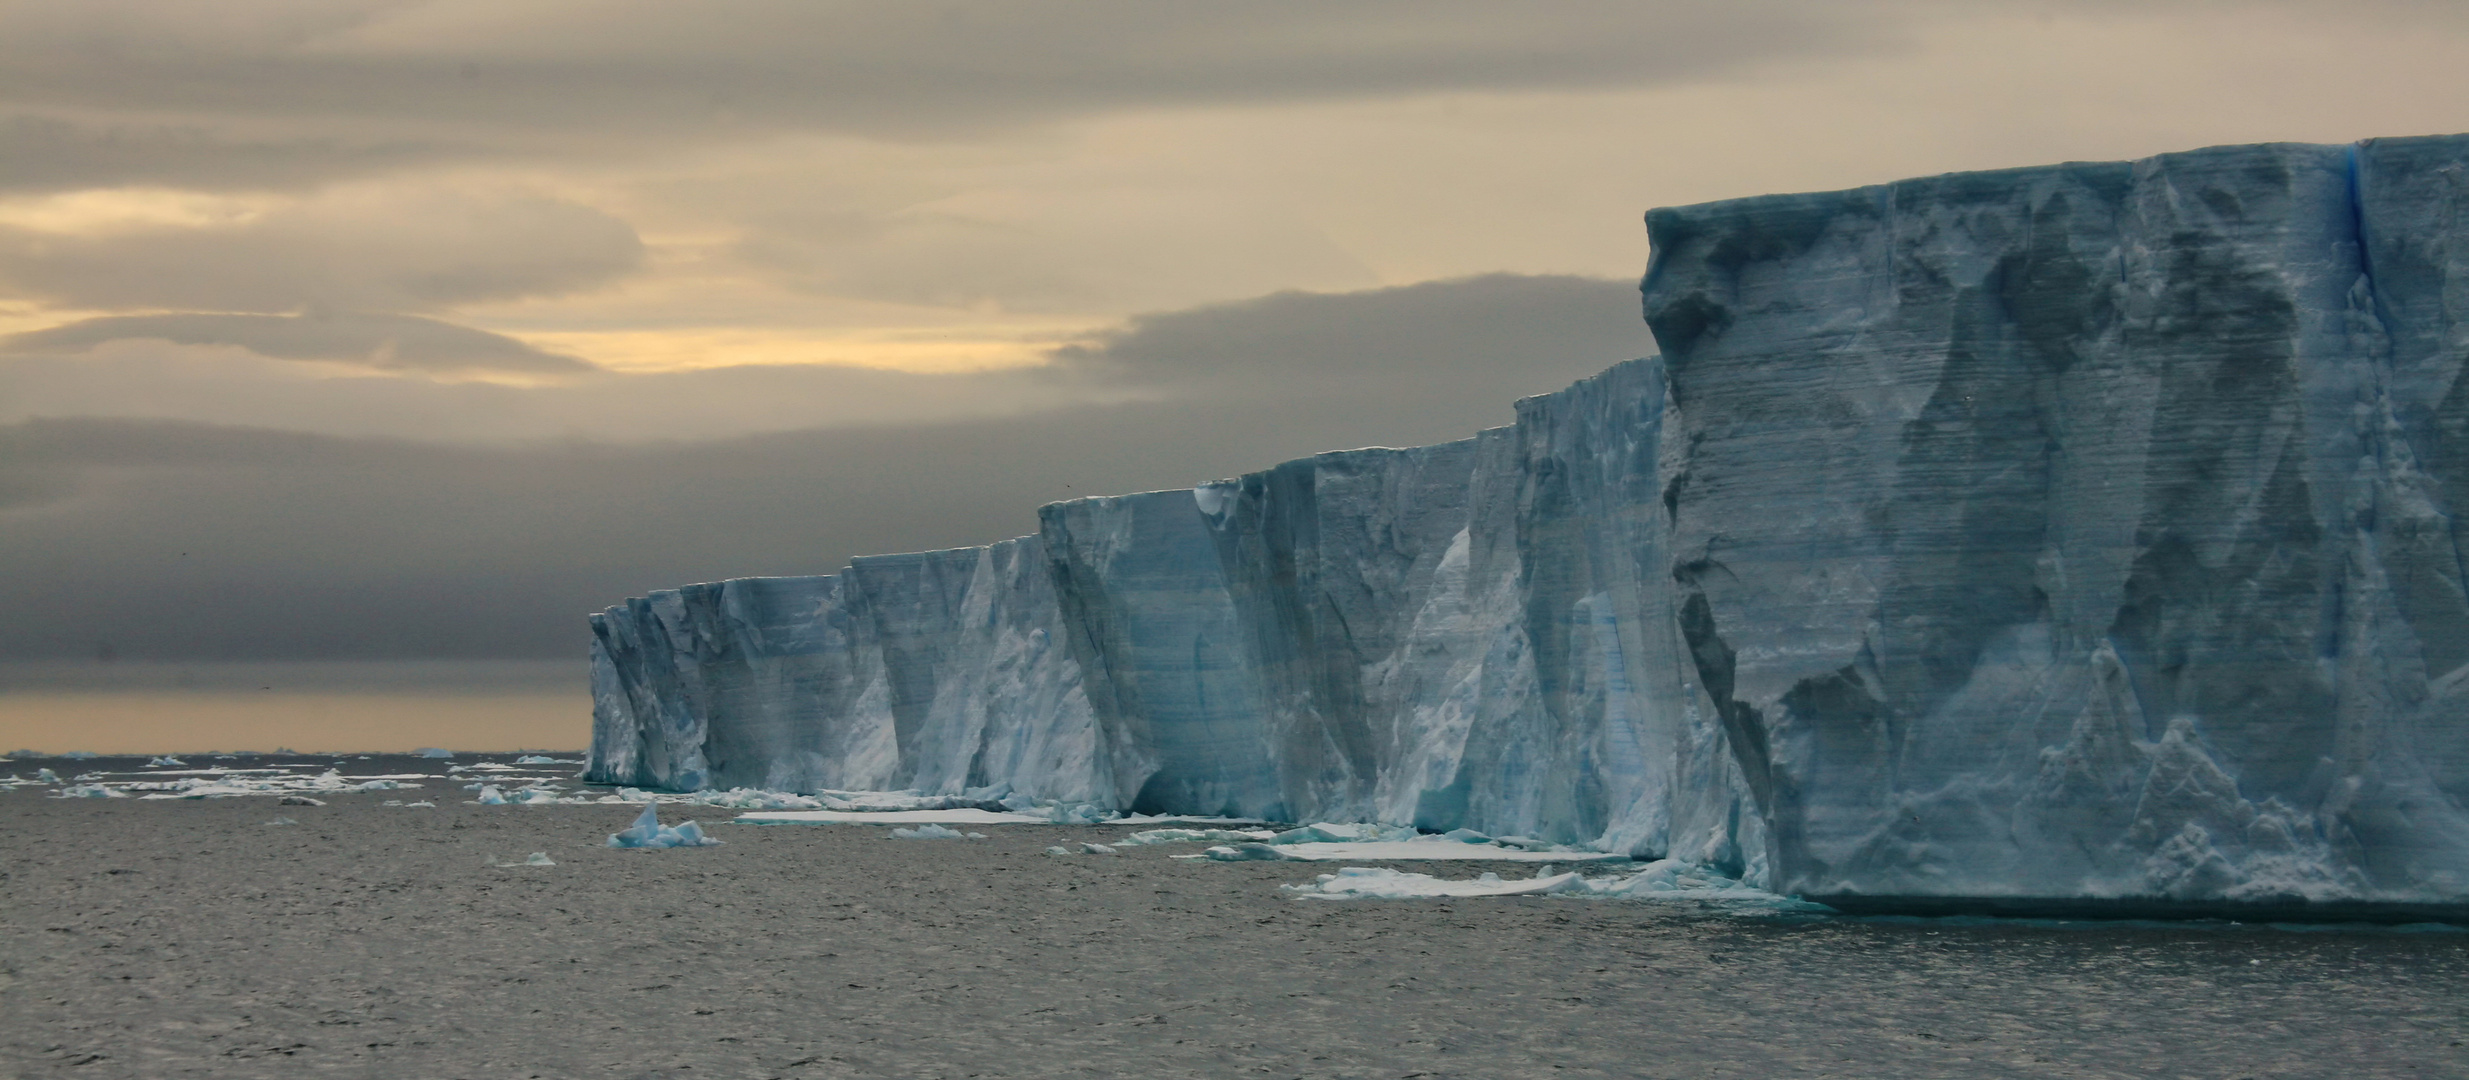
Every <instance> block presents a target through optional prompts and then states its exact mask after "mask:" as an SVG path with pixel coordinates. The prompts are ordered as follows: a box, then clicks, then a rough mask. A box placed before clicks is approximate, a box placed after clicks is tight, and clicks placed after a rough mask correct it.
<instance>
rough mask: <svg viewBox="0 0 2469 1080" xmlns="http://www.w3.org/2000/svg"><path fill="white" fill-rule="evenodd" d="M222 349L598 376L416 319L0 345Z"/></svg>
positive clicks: (513, 344) (50, 334)
mask: <svg viewBox="0 0 2469 1080" xmlns="http://www.w3.org/2000/svg"><path fill="white" fill-rule="evenodd" d="M129 340H159V341H165V342H170V343H172V344H175V345H206V346H214V345H222V346H232V347H236V348H241V349H246V350H248V351H249V352H252V353H255V354H257V355H259V356H263V357H268V358H271V359H277V360H324V361H335V362H341V363H349V364H358V365H365V366H368V367H372V368H378V369H383V370H396V371H423V372H447V373H453V372H501V373H513V374H549V375H566V374H575V373H580V372H586V371H593V370H596V369H595V368H593V367H592V365H590V364H587V363H584V362H583V361H581V360H577V359H575V358H574V357H571V356H559V355H557V354H555V353H549V352H543V351H541V350H539V349H535V348H533V347H531V346H529V345H526V344H524V343H522V342H520V341H517V340H515V339H513V338H510V337H506V336H505V335H503V334H492V333H489V332H488V331H485V330H474V329H472V328H470V327H467V326H456V325H455V324H453V323H449V322H441V321H439V320H436V319H426V318H421V317H420V316H417V315H381V314H372V313H369V312H350V311H347V312H330V313H317V314H308V315H217V314H178V315H113V316H105V317H102V318H94V319H83V320H80V321H77V322H73V323H68V324H66V325H63V326H55V327H51V328H49V329H46V330H34V331H29V332H26V333H22V334H15V335H12V336H9V337H5V338H0V354H17V355H29V354H43V353H82V352H87V351H89V350H91V349H93V348H94V347H95V346H98V345H102V344H105V343H107V342H114V341H129Z"/></svg>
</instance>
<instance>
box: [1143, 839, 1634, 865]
mask: <svg viewBox="0 0 2469 1080" xmlns="http://www.w3.org/2000/svg"><path fill="white" fill-rule="evenodd" d="M1250 847H1261V848H1266V849H1267V850H1270V851H1274V852H1277V853H1278V857H1279V858H1282V859H1293V860H1296V861H1300V862H1406V861H1431V862H1523V863H1545V862H1578V863H1595V862H1627V861H1629V857H1628V856H1627V855H1621V854H1615V853H1612V852H1604V851H1570V850H1566V849H1559V850H1545V851H1528V850H1525V849H1523V848H1514V847H1501V846H1498V845H1496V844H1466V843H1460V842H1458V841H1455V840H1451V839H1449V838H1448V837H1446V836H1424V837H1418V838H1416V839H1413V840H1373V841H1364V842H1358V843H1342V844H1341V843H1293V842H1290V843H1280V844H1247V845H1238V846H1237V847H1236V848H1233V849H1228V848H1211V849H1209V850H1208V851H1207V852H1204V853H1202V854H1200V855H1177V856H1175V858H1178V859H1197V858H1206V859H1212V860H1215V861H1218V862H1230V861H1235V859H1234V857H1233V856H1228V855H1220V854H1217V853H1218V852H1220V851H1227V850H1243V849H1247V848H1250ZM1266 857H1267V856H1263V855H1247V856H1244V858H1251V859H1259V858H1266Z"/></svg>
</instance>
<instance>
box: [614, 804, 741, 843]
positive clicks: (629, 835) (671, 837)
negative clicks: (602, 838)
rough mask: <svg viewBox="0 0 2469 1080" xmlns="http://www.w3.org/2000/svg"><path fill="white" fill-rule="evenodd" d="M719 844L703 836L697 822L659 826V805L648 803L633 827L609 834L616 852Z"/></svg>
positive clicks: (701, 828)
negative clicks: (618, 850) (618, 849)
mask: <svg viewBox="0 0 2469 1080" xmlns="http://www.w3.org/2000/svg"><path fill="white" fill-rule="evenodd" d="M719 843H720V841H718V840H715V839H713V838H711V837H708V836H705V835H703V827H702V826H700V825H697V824H695V823H694V822H691V821H689V822H686V823H685V824H683V825H677V826H669V825H663V824H661V823H660V804H658V803H647V804H645V805H644V807H643V813H642V814H641V815H639V816H637V817H636V818H635V819H634V824H632V825H629V826H627V827H626V828H624V829H622V830H619V831H617V832H613V833H610V834H609V846H610V847H613V848H678V847H711V846H714V845H716V844H719Z"/></svg>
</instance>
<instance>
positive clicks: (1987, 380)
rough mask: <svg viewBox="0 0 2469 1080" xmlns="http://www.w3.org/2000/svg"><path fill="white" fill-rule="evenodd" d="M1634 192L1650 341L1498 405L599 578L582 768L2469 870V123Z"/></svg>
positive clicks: (1520, 830)
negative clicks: (1416, 435)
mask: <svg viewBox="0 0 2469 1080" xmlns="http://www.w3.org/2000/svg"><path fill="white" fill-rule="evenodd" d="M1647 222H1648V227H1649V231H1650V234H1651V237H1652V240H1653V245H1654V254H1653V258H1652V262H1651V264H1650V265H1649V268H1648V270H1647V273H1646V277H1645V280H1644V282H1643V284H1642V290H1643V299H1644V312H1645V317H1646V321H1647V323H1648V325H1649V326H1650V328H1651V329H1652V330H1653V332H1654V335H1655V338H1656V341H1657V343H1658V345H1659V347H1660V349H1661V356H1660V357H1657V358H1648V359H1643V360H1635V361H1631V362H1628V363H1624V364H1620V365H1617V366H1615V367H1613V368H1611V369H1610V370H1608V371H1606V372H1604V373H1603V374H1602V375H1599V376H1597V377H1595V378H1592V379H1589V380H1586V381H1584V382H1581V383H1579V384H1577V385H1575V386H1572V387H1570V388H1569V389H1567V390H1564V391H1561V392H1559V393H1556V394H1549V395H1545V396H1542V397H1536V398H1530V399H1527V400H1524V401H1521V402H1519V403H1518V405H1517V422H1516V423H1515V424H1514V425H1512V426H1510V427H1504V428H1498V429H1494V430H1490V431H1485V432H1481V433H1479V434H1477V435H1475V436H1474V437H1473V438H1470V439H1466V440H1463V441H1460V442H1454V443H1445V444H1441V445H1437V446H1428V447H1418V448H1413V449H1403V450H1391V449H1370V450H1354V451H1346V452H1342V453H1331V454H1322V455H1319V456H1316V457H1312V458H1308V459H1305V460H1301V461H1293V462H1288V463H1286V464H1284V465H1280V466H1278V467H1276V468H1273V469H1269V470H1267V471H1264V472H1259V473H1254V474H1250V475H1247V476H1243V477H1239V478H1236V479H1232V480H1225V481H1220V482H1217V483H1211V484H1204V485H1202V486H1200V487H1197V488H1193V489H1190V490H1181V491H1161V492H1148V493H1144V494H1137V495H1125V496H1118V497H1113V498H1099V499H1083V500H1077V501H1072V502H1065V503H1057V504H1053V505H1050V506H1047V507H1045V508H1044V509H1043V510H1042V511H1041V512H1040V520H1039V530H1038V533H1037V535H1035V536H1029V537H1023V538H1021V539H1017V540H1010V541H1006V542H1004V543H1000V544H995V545H992V546H990V547H984V548H968V549H960V550H955V551H941V552H928V553H922V554H910V555H887V556H878V557H872V558H864V559H858V560H855V561H854V562H853V563H852V564H851V565H850V566H849V567H848V568H847V569H846V570H845V571H843V572H842V573H840V574H837V575H834V576H831V577H815V578H762V579H746V580H738V581H727V582H721V583H718V584H711V585H696V586H690V587H687V588H684V589H679V590H676V591H671V592H661V593H656V594H654V595H652V596H650V597H647V598H643V599H637V600H631V601H628V602H627V603H626V604H625V605H623V606H620V607H616V608H611V609H610V610H609V611H608V612H606V613H604V614H601V615H596V616H593V628H594V631H595V634H596V641H595V646H594V654H593V688H594V696H595V701H596V712H595V720H594V733H593V747H592V754H591V758H590V762H589V765H588V766H587V772H586V776H587V778H589V779H591V780H594V781H597V782H602V783H615V784H632V785H638V786H646V787H662V788H671V789H691V788H699V787H706V786H718V787H734V786H740V785H743V786H757V787H766V788H773V789H797V790H816V789H824V788H829V789H855V790H862V789H896V788H910V789H918V790H923V791H930V792H944V793H951V794H964V793H967V792H970V791H972V790H977V791H981V792H998V793H1009V794H1016V795H1023V796H1027V797H1031V798H1039V799H1055V800H1062V801H1080V802H1097V803H1103V804H1108V805H1113V806H1117V807H1120V808H1124V809H1130V810H1140V811H1148V812H1168V813H1187V814H1223V815H1229V816H1237V817H1250V818H1265V819H1271V820H1289V821H1317V820H1328V821H1357V820H1359V821H1377V822H1385V823H1390V824H1398V825H1415V826H1419V827H1422V828H1425V829H1431V830H1447V829H1453V828H1472V829H1476V830H1480V831H1483V832H1486V833H1491V834H1496V835H1508V834H1516V835H1523V836H1532V837H1538V838H1542V839H1546V840H1553V841H1558V842H1564V843H1577V844H1585V845H1588V846H1592V847H1597V848H1600V849H1603V850H1608V851H1617V852H1627V853H1631V854H1635V855H1637V856H1639V857H1640V858H1672V859H1677V860H1681V861H1683V862H1685V863H1691V864H1697V865H1703V866H1707V867H1710V868H1712V869H1714V870H1716V871H1718V872H1721V873H1724V874H1726V875H1730V876H1734V877H1740V878H1743V879H1744V880H1747V881H1749V882H1751V883H1753V884H1760V885H1763V886H1765V887H1767V888H1771V889H1773V890H1775V891H1777V892H1782V893H1789V894H1795V895H1800V896H1805V897H1809V898H1812V899H1821V900H1825V901H1827V902H1829V903H1835V904H1837V905H1838V906H1846V907H1853V908H1864V907H1867V908H1875V907H1878V906H1881V905H1883V906H1894V905H1898V904H1900V905H1905V906H1907V907H1917V908H1922V909H1927V908H1931V907H1932V906H1933V905H1934V906H1936V907H1940V908H1946V909H1949V910H1952V909H1955V908H1957V907H1960V906H1962V905H1964V904H1987V905H1990V906H1992V907H1998V908H1999V909H2001V910H2011V911H2024V910H2027V909H2030V908H2032V907H2033V906H2034V905H2036V904H2038V905H2044V906H2047V905H2056V906H2061V907H2064V906H2068V905H2072V908H2073V909H2076V910H2092V909H2101V910H2127V909H2134V910H2180V911H2230V912H2235V911H2241V910H2250V911H2266V910H2271V911H2280V910H2315V911H2326V912H2373V911H2378V910H2382V911H2402V912H2420V913H2422V912H2453V913H2461V912H2469V813H2465V812H2464V810H2463V803H2464V802H2465V801H2469V593H2465V592H2464V583H2465V582H2469V558H2464V555H2463V551H2462V546H2463V545H2462V539H2463V538H2462V536H2461V535H2460V532H2459V529H2458V527H2456V525H2455V513H2456V511H2455V508H2461V509H2469V380H2463V379H2462V378H2461V375H2462V374H2463V368H2464V366H2465V365H2469V137H2433V138H2413V139H2390V140H2375V141H2369V142H2364V143H2359V144H2356V145H2354V146H2312V145H2297V144H2275V145H2264V146H2239V147H2221V148H2213V149H2208V150H2199V151H2193V152H2188V153H2182V154H2170V155H2163V156H2160V157H2155V158H2150V159H2146V160H2142V161H2136V162H2129V163H2106V164H2067V165H2058V166H2049V167H2043V168H2031V169H2018V170H2010V171H2003V172H1993V173H1975V174H1956V175H1949V176H1941V177H1933V178H1928V179H1920V180H1909V181H1904V182H1900V183H1896V184H1890V185H1885V186H1881V187H1871V188H1862V189H1857V190H1853V191H1845V192H1835V193H1827V194H1816V195H1788V196H1771V197H1761V198H1754V199H1743V200H1737V201H1730V202H1720V203H1711V204H1706V205H1702V206H1694V207H1685V208H1680V209H1667V210H1657V211H1654V212H1653V213H1651V214H1650V215H1648V219H1647ZM2104 906H2105V907H2104Z"/></svg>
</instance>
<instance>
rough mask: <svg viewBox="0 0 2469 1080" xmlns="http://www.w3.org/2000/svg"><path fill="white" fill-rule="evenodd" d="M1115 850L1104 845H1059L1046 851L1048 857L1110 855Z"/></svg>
mask: <svg viewBox="0 0 2469 1080" xmlns="http://www.w3.org/2000/svg"><path fill="white" fill-rule="evenodd" d="M1114 853H1115V849H1113V848H1111V847H1108V846H1107V845H1105V844H1090V843H1076V844H1059V845H1056V846H1054V847H1050V848H1047V849H1046V854H1048V855H1112V854H1114Z"/></svg>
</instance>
